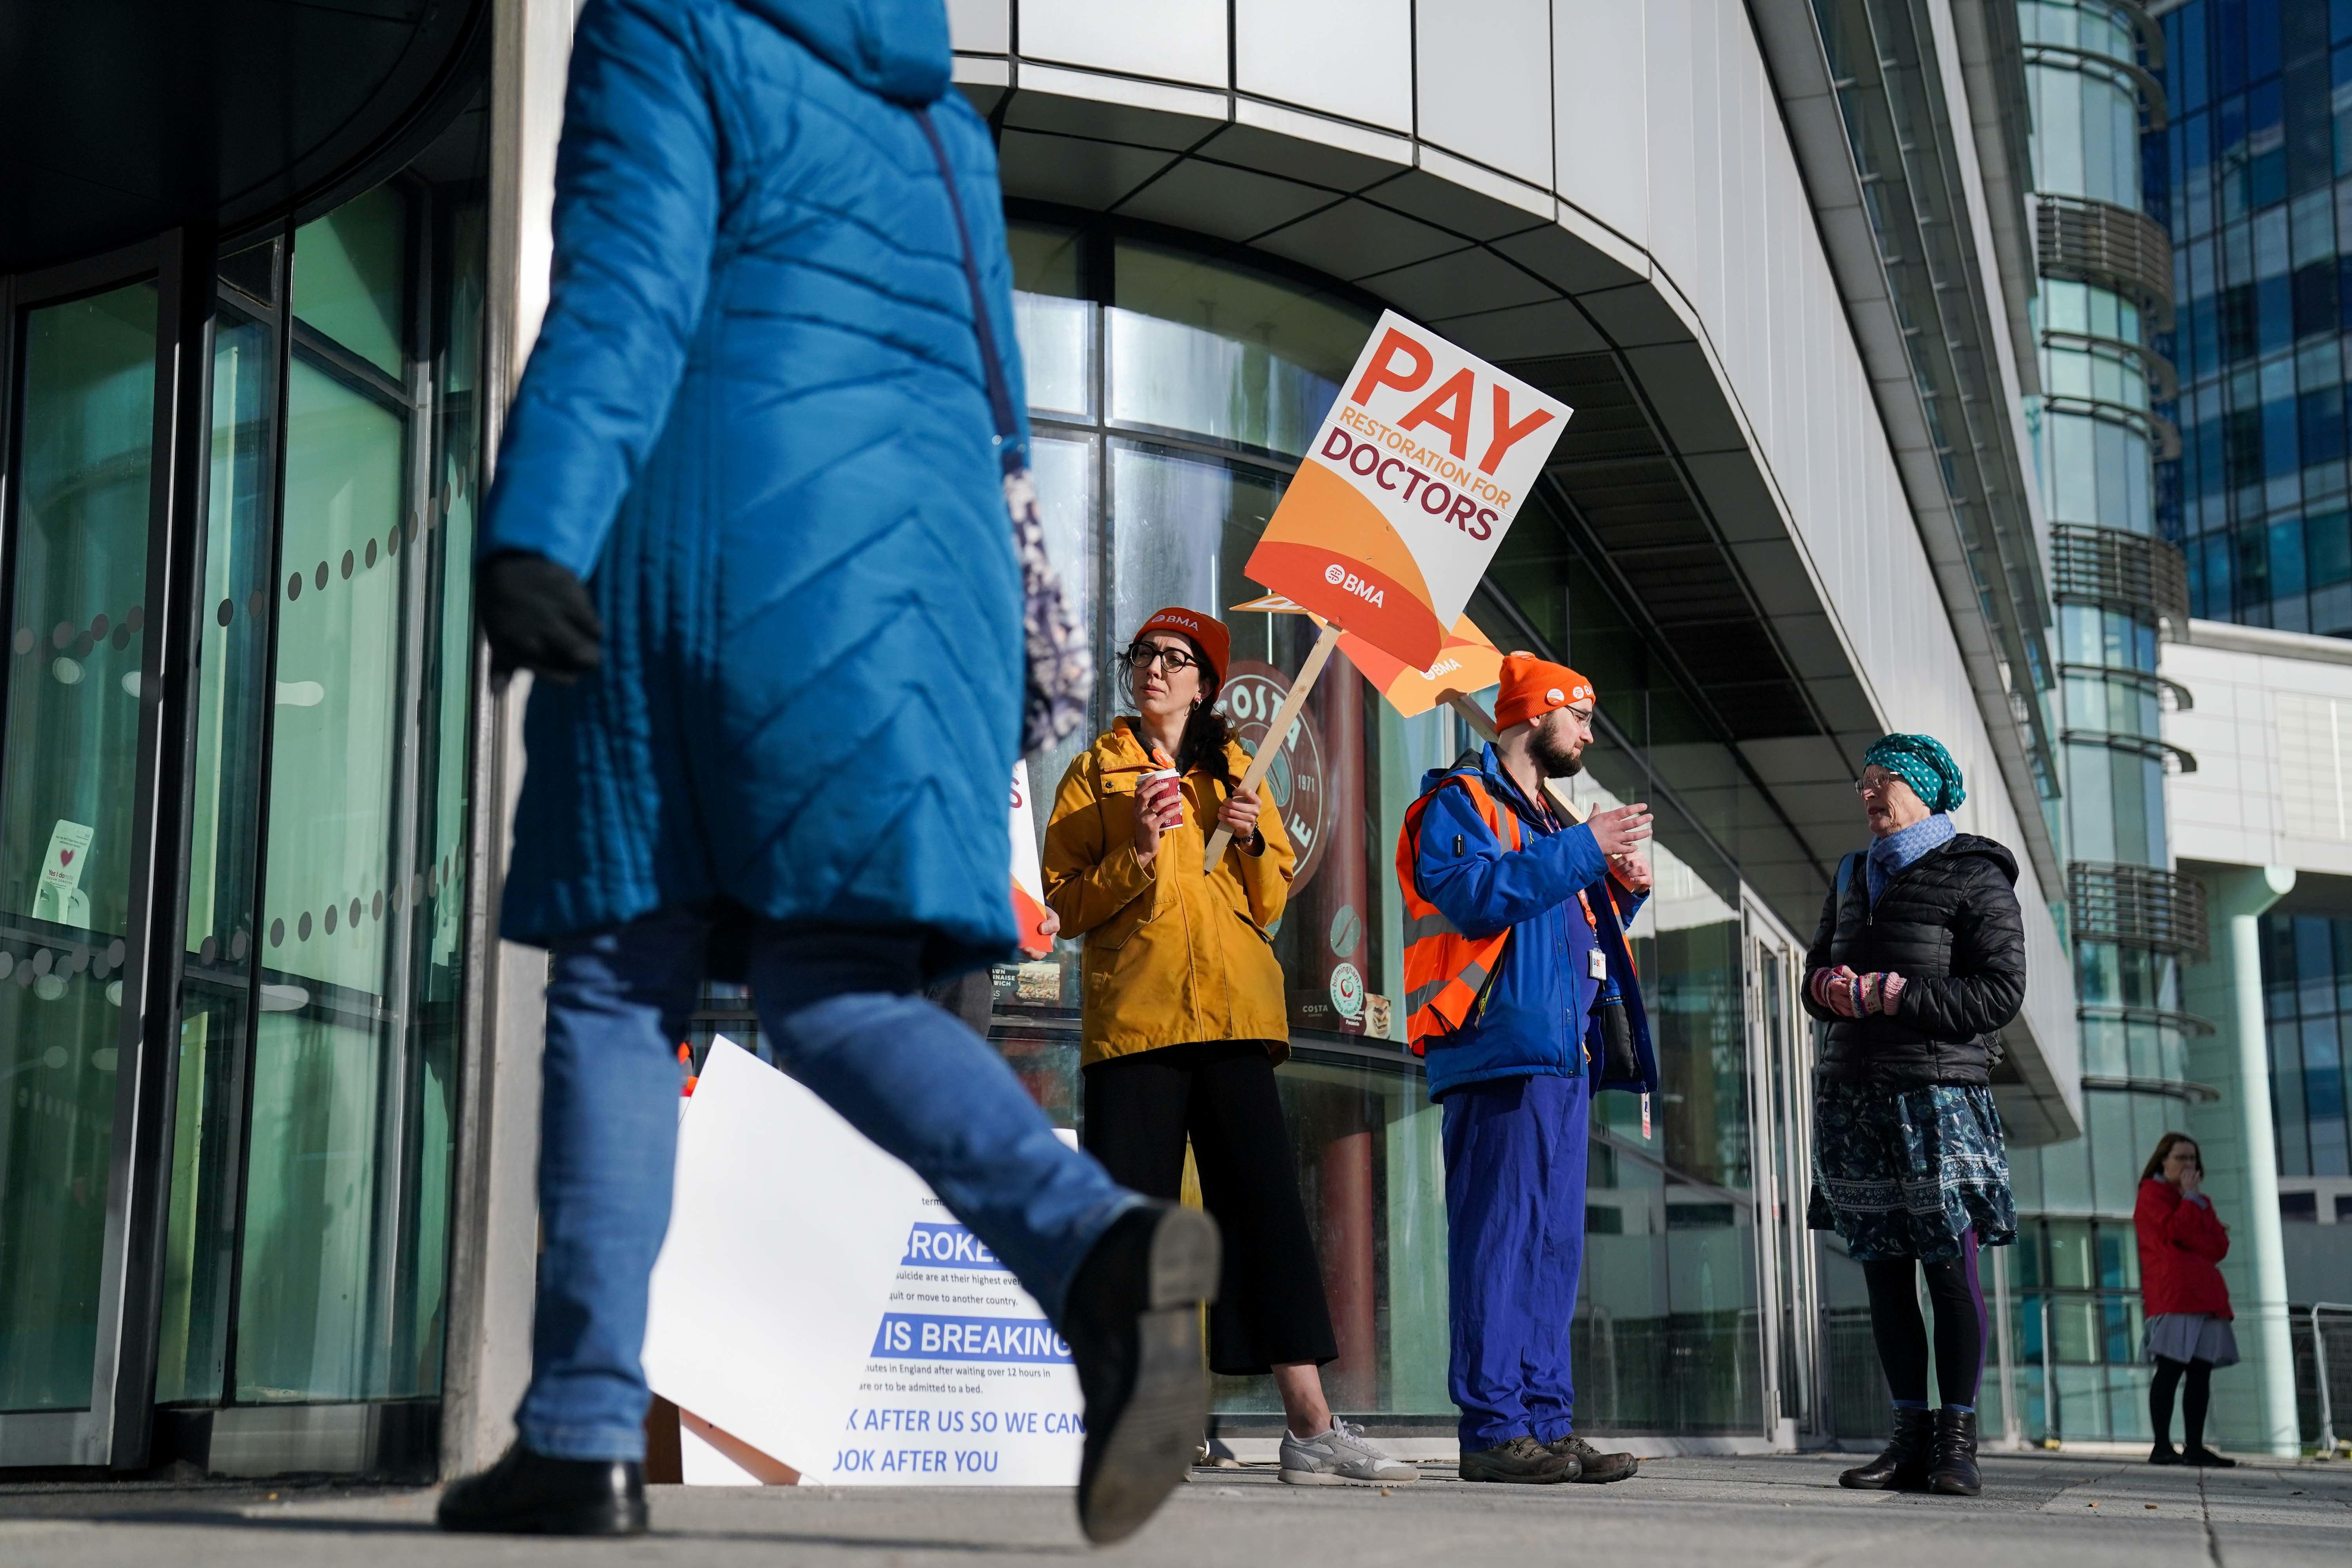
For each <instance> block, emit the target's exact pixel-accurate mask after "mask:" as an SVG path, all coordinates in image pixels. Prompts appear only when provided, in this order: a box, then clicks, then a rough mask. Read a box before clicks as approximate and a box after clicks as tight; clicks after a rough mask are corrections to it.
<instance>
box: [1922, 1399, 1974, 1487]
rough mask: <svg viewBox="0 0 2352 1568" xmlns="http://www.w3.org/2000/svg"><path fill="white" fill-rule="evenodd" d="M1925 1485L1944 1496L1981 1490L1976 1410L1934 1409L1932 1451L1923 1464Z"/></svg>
mask: <svg viewBox="0 0 2352 1568" xmlns="http://www.w3.org/2000/svg"><path fill="white" fill-rule="evenodd" d="M1927 1489H1928V1490H1929V1491H1932V1492H1938V1493H1941V1494H1942V1495H1943V1496H1945V1497H1974V1496H1976V1495H1977V1493H1979V1492H1980V1491H1982V1490H1984V1478H1983V1477H1982V1476H1981V1475H1979V1474H1978V1472H1977V1413H1976V1412H1975V1411H1973V1410H1953V1409H1949V1408H1947V1409H1943V1410H1938V1411H1937V1412H1936V1454H1935V1458H1933V1459H1931V1460H1929V1461H1928V1465H1927Z"/></svg>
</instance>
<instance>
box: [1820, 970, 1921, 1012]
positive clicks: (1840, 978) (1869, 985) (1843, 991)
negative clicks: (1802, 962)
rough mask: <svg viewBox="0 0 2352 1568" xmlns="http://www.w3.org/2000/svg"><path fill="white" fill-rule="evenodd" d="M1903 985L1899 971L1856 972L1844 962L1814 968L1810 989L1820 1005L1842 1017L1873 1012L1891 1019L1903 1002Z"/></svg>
mask: <svg viewBox="0 0 2352 1568" xmlns="http://www.w3.org/2000/svg"><path fill="white" fill-rule="evenodd" d="M1904 984H1905V981H1904V979H1903V976H1901V975H1900V974H1895V973H1886V972H1883V971H1873V972H1872V973H1868V974H1856V973H1854V972H1853V968H1852V967H1851V966H1850V965H1847V964H1843V963H1841V964H1839V965H1838V966H1837V967H1836V968H1835V969H1816V970H1814V971H1813V977H1812V980H1811V983H1810V986H1809V988H1810V989H1811V992H1812V997H1813V1001H1814V1002H1815V1003H1816V1004H1817V1005H1821V1006H1822V1007H1826V1008H1828V1009H1829V1010H1830V1011H1831V1012H1832V1013H1835V1014H1836V1015H1837V1016H1839V1017H1841V1018H1859V1017H1862V1016H1864V1015H1866V1014H1871V1013H1883V1014H1885V1016H1888V1017H1890V1018H1891V1017H1893V1016H1895V1008H1896V1007H1897V1006H1899V1005H1901V1003H1902V1001H1903V987H1904Z"/></svg>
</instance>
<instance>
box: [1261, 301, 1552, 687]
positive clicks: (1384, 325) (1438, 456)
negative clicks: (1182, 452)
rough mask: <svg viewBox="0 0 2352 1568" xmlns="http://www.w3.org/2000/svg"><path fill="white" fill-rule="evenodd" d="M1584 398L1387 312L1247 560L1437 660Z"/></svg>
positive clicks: (1278, 581) (1295, 590)
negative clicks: (1549, 388)
mask: <svg viewBox="0 0 2352 1568" xmlns="http://www.w3.org/2000/svg"><path fill="white" fill-rule="evenodd" d="M1571 412H1572V410H1570V407H1569V406H1568V405H1566V404H1564V403H1562V402H1560V401H1559V400H1558V399H1557V398H1553V397H1548V396H1546V395H1544V394H1543V393H1541V392H1538V391H1537V390H1536V389H1535V388H1534V387H1532V386H1529V385H1528V384H1527V383H1525V382H1523V381H1520V380H1518V379H1517V378H1516V377H1513V376H1509V375H1506V374H1503V373H1502V372H1501V371H1499V370H1496V368H1495V367H1494V366H1493V365H1490V364H1488V363H1486V361H1484V360H1482V359H1480V358H1478V357H1477V356H1476V355H1475V354H1473V353H1469V352H1468V351H1466V350H1465V349H1461V348H1457V347H1455V346H1454V344H1452V343H1449V342H1446V341H1445V340H1444V338H1441V337H1439V336H1437V335H1436V334H1435V333H1434V332H1431V331H1426V330H1424V329H1423V328H1421V327H1417V326H1414V325H1413V324H1412V322H1410V321H1406V320H1405V319H1404V318H1403V317H1402V316H1400V315H1398V314H1397V313H1396V312H1395V311H1393V310H1391V311H1388V312H1386V313H1385V314H1383V315H1382V316H1381V320H1380V324H1379V325H1378V326H1376V327H1375V328H1373V330H1372V335H1371V338H1370V342H1367V343H1366V344H1365V345H1364V352H1363V353H1361V354H1360V356H1358V358H1357V360H1356V367H1355V369H1354V370H1352V371H1350V372H1349V376H1348V380H1347V383H1346V384H1344V385H1343V386H1342V387H1341V388H1340V389H1339V400H1338V401H1337V402H1335V403H1334V404H1333V405H1331V412H1330V413H1329V414H1328V415H1327V416H1325V417H1324V420H1323V427H1322V429H1321V430H1320V431H1319V432H1318V433H1317V436H1316V439H1315V445H1314V447H1313V449H1312V450H1310V451H1309V452H1308V453H1307V459H1306V461H1304V462H1302V463H1300V464H1299V465H1298V475H1297V478H1296V479H1293V480H1292V481H1291V485H1290V488H1289V489H1287V490H1286V491H1285V492H1284V494H1283V498H1282V503H1281V505H1279V506H1278V507H1276V509H1275V513H1274V517H1273V519H1272V521H1269V522H1268V523H1267V524H1266V529H1265V536H1264V537H1263V538H1261V539H1260V540H1259V542H1258V546H1257V549H1256V551H1255V552H1254V553H1253V554H1252V555H1251V556H1250V559H1249V563H1248V565H1247V566H1245V567H1244V568H1243V570H1244V572H1245V573H1246V574H1247V575H1248V576H1249V578H1250V580H1251V581H1253V582H1255V583H1262V584H1265V586H1266V587H1269V588H1271V589H1273V590H1274V591H1275V592H1276V593H1278V594H1286V595H1289V596H1290V597H1291V598H1293V599H1296V600H1297V602H1298V603H1299V604H1300V605H1303V606H1305V607H1306V608H1307V609H1309V610H1312V611H1313V612H1314V613H1315V614H1316V615H1318V616H1321V617H1322V618H1323V619H1325V620H1327V621H1328V622H1330V623H1332V624H1333V625H1335V626H1339V627H1340V628H1342V629H1343V630H1346V631H1349V632H1352V633H1354V634H1355V635H1356V636H1358V637H1362V638H1363V639H1364V640H1365V641H1367V642H1370V643H1371V644H1372V645H1373V646H1374V647H1379V648H1381V649H1382V650H1384V651H1386V652H1387V653H1389V654H1391V655H1392V656H1394V657H1395V658H1399V659H1402V660H1403V661H1404V662H1405V663H1406V664H1407V665H1409V666H1411V667H1412V668H1414V669H1427V668H1430V667H1431V666H1432V665H1433V664H1435V663H1437V662H1438V658H1439V656H1440V654H1441V653H1442V652H1443V651H1444V647H1445V641H1446V633H1447V630H1448V628H1450V627H1452V626H1454V622H1455V620H1456V619H1457V618H1458V617H1459V616H1461V614H1462V612H1463V610H1464V609H1465V607H1466V606H1467V605H1469V602H1470V594H1471V590H1473V589H1474V588H1475V587H1476V586H1477V585H1478V579H1479V578H1480V577H1482V576H1484V575H1485V574H1486V563H1488V562H1489V561H1491V560H1493V559H1494V555H1495V548H1496V545H1498V544H1500V543H1501V542H1502V540H1503V535H1504V533H1505V532H1506V531H1507V530H1508V529H1509V528H1510V526H1511V521H1512V519H1513V518H1514V517H1516V516H1517V513H1518V510H1519V507H1520V505H1521V503H1522V502H1523V501H1525V500H1526V499H1527V493H1528V489H1530V488H1531V487H1532V486H1533V485H1534V484H1535V481H1536V478H1537V476H1538V474H1539V473H1541V471H1542V469H1543V465H1544V459H1545V458H1549V456H1550V455H1551V449H1552V445H1553V443H1555V442H1556V441H1558V440H1559V434H1560V431H1561V430H1562V429H1563V428H1564V427H1565V426H1567V423H1568V418H1569V416H1570V413H1571Z"/></svg>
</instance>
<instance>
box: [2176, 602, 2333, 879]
mask: <svg viewBox="0 0 2352 1568" xmlns="http://www.w3.org/2000/svg"><path fill="white" fill-rule="evenodd" d="M2189 635H2190V637H2191V638H2192V639H2193V640H2192V641H2191V642H2189V643H2186V644H2182V643H2170V644H2167V645H2166V647H2165V648H2164V673H2165V674H2166V675H2168V676H2169V677H2170V678H2171V679H2174V680H2177V681H2179V682H2180V684H2181V685H2183V686H2185V687H2187V688H2188V689H2189V693H2190V695H2191V696H2192V698H2193V699H2194V700H2195V706H2194V707H2193V708H2189V709H2187V710H2183V711H2181V712H2178V713H2168V714H2166V715H2165V719H2164V738H2165V739H2166V740H2168V741H2170V742H2172V743H2173V744H2175V745H2177V746H2179V747H2182V748H2183V749H2185V750H2186V751H2188V752H2190V753H2191V754H2193V755H2194V756H2195V757H2196V759H2197V771H2196V772H2195V773H2177V774H2175V775H2174V776H2173V777H2171V778H2170V779H2168V780H2167V781H2166V788H2165V793H2166V795H2167V796H2168V808H2169V809H2168V811H2167V813H2166V817H2167V822H2168V832H2169V837H2170V839H2171V843H2172V852H2173V855H2174V857H2175V858H2177V859H2180V860H2201V861H2211V862H2218V863H2220V864H2223V865H2237V866H2292V867H2294V868H2295V869H2296V870H2299V871H2316V872H2325V873H2327V874H2329V875H2333V876H2347V875H2352V650H2347V648H2346V647H2345V645H2344V644H2342V643H2340V642H2338V641H2336V639H2334V638H2330V637H2306V636H2304V635H2302V634H2300V633H2294V632H2273V631H2266V630H2263V629H2260V628H2255V627H2248V626H2218V625H2216V624H2214V623H2212V622H2210V621H2197V622H2192V623H2191V625H2190V634H2189Z"/></svg>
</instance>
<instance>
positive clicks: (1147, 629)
mask: <svg viewBox="0 0 2352 1568" xmlns="http://www.w3.org/2000/svg"><path fill="white" fill-rule="evenodd" d="M1153 632H1182V633H1183V634H1184V635H1185V636H1186V637H1191V638H1192V640H1193V641H1194V642H1196V643H1199V644H1200V645H1201V651H1202V653H1204V654H1207V655H1208V656H1209V673H1210V674H1212V675H1213V676H1215V677H1216V679H1217V684H1218V685H1220V686H1223V684H1224V683H1225V666H1227V665H1228V664H1231V663H1232V662H1233V657H1234V634H1233V631H1232V629H1231V628H1229V627H1228V626H1226V625H1225V623H1224V622H1223V621H1221V620H1218V619H1217V618H1216V617H1215V616H1203V615H1197V614H1195V613H1194V612H1192V611H1191V610H1187V609H1181V608H1180V607H1178V606H1177V605H1169V606H1168V607H1167V608H1166V609H1164V610H1155V611H1153V612H1152V616H1151V618H1150V620H1148V621H1146V622H1144V623H1143V624H1142V625H1141V626H1138V627H1136V628H1135V640H1136V641H1137V642H1141V641H1142V640H1143V639H1144V638H1145V637H1148V636H1150V634H1151V633H1153Z"/></svg>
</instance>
